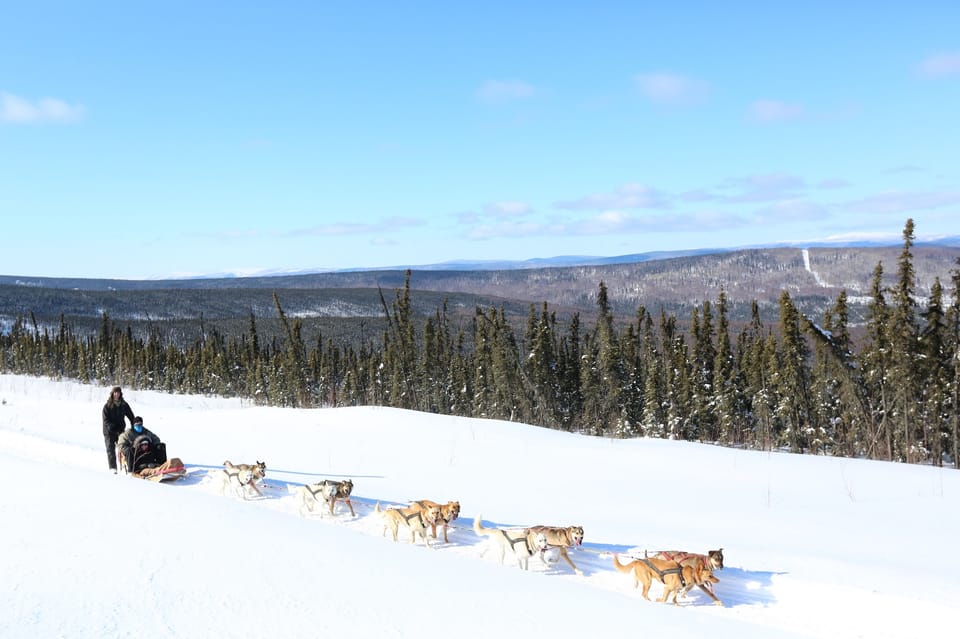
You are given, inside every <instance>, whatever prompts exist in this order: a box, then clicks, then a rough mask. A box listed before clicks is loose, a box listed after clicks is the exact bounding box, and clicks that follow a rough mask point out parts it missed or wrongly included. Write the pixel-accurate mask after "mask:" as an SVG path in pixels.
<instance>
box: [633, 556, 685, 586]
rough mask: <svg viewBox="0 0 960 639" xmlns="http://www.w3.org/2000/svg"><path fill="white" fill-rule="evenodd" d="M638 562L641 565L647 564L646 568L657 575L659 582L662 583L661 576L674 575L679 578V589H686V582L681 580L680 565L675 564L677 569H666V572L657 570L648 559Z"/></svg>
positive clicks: (681, 569) (681, 570)
mask: <svg viewBox="0 0 960 639" xmlns="http://www.w3.org/2000/svg"><path fill="white" fill-rule="evenodd" d="M640 561H642V562H643V563H645V564H647V566H648V567H649V568H650V570H652V571H653V572H655V573H657V575H658V576H659V577H660V581H663V576H664V575H672V574H676V575H677V576H678V577H680V587H681V588H686V587H687V581H686V580H685V579H684V578H683V568H682V567H681V566H680V564H677V567H676V568H667V569H666V570H660V569H659V568H657V567H656V566H654V565H653V562H651V561H650V560H649V559H647V558H646V557H644V558H643V559H641V560H640Z"/></svg>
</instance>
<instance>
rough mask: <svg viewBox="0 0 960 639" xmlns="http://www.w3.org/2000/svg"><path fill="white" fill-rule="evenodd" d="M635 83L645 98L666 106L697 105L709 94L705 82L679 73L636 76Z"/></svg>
mask: <svg viewBox="0 0 960 639" xmlns="http://www.w3.org/2000/svg"><path fill="white" fill-rule="evenodd" d="M634 81H635V82H636V83H637V87H638V88H639V89H640V93H641V94H642V95H643V96H644V97H646V98H647V99H648V100H650V101H651V102H654V103H656V104H662V105H666V106H690V105H693V104H697V103H698V102H700V101H702V100H703V99H704V98H706V96H707V93H708V88H707V85H706V84H705V83H704V82H701V81H700V80H697V79H695V78H691V77H689V76H685V75H681V74H678V73H670V72H656V73H641V74H637V75H636V76H634Z"/></svg>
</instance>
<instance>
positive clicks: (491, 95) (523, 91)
mask: <svg viewBox="0 0 960 639" xmlns="http://www.w3.org/2000/svg"><path fill="white" fill-rule="evenodd" d="M536 93H537V90H536V88H535V87H534V86H533V85H532V84H528V83H526V82H522V81H520V80H488V81H487V82H485V83H484V84H483V86H481V87H480V88H479V89H477V97H478V98H480V99H481V100H483V101H484V102H489V103H503V102H512V101H514V100H526V99H528V98H532V97H533V96H534V95H536Z"/></svg>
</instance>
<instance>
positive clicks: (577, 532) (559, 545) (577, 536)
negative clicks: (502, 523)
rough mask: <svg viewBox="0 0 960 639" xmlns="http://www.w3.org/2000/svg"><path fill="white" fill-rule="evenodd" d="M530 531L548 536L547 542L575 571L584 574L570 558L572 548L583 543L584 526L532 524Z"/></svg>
mask: <svg viewBox="0 0 960 639" xmlns="http://www.w3.org/2000/svg"><path fill="white" fill-rule="evenodd" d="M527 530H528V531H533V532H542V533H544V534H545V535H546V536H547V544H548V545H549V546H550V547H551V548H556V549H557V550H558V551H559V552H560V556H561V557H563V559H564V561H566V562H567V564H569V566H570V567H571V568H573V572H575V573H577V574H578V575H582V574H583V571H582V570H580V569H579V568H577V567H576V566H575V565H574V564H573V560H572V559H570V553H569V549H570V548H576V547H577V546H580V545H582V544H583V526H531V527H530V528H527Z"/></svg>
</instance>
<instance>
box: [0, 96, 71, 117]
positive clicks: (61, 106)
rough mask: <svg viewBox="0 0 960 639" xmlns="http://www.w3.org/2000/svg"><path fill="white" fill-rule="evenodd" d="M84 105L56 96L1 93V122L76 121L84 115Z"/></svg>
mask: <svg viewBox="0 0 960 639" xmlns="http://www.w3.org/2000/svg"><path fill="white" fill-rule="evenodd" d="M84 112H85V109H84V108H83V106H82V105H78V104H68V103H66V102H64V101H63V100H57V99H55V98H40V99H39V100H33V101H30V100H27V99H26V98H21V97H20V96H17V95H13V94H10V93H0V122H7V123H10V124H38V123H43V122H75V121H77V120H80V119H81V118H82V117H83V115H84Z"/></svg>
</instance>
